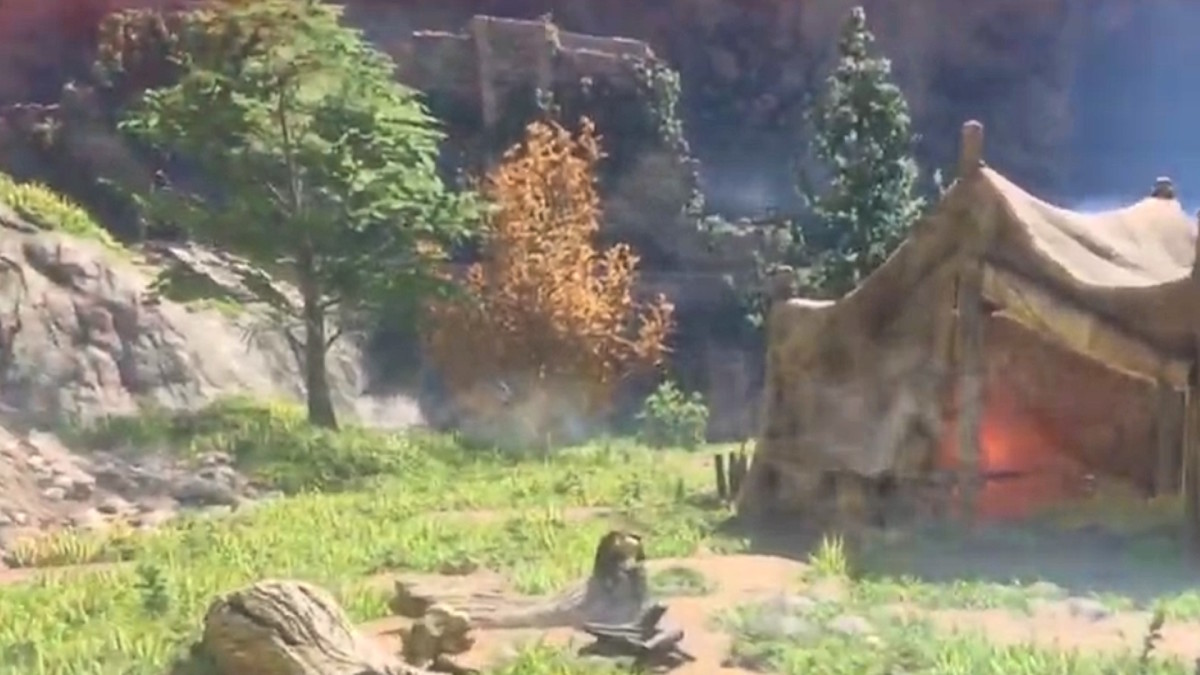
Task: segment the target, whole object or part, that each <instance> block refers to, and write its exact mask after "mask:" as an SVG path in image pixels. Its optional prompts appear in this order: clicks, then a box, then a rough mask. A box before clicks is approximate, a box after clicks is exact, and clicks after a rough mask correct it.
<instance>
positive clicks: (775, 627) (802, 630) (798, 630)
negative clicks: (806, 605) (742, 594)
mask: <svg viewBox="0 0 1200 675" xmlns="http://www.w3.org/2000/svg"><path fill="white" fill-rule="evenodd" d="M748 628H749V629H750V632H751V633H752V634H754V635H757V636H760V637H763V638H767V639H771V640H796V639H799V638H804V637H809V636H812V635H815V634H816V632H817V631H816V628H815V627H814V626H813V624H812V623H810V622H809V621H807V620H806V619H803V618H801V617H798V616H790V615H787V614H779V613H777V612H775V611H773V610H766V611H763V612H759V613H757V614H755V615H754V617H753V618H752V619H751V621H750V625H749V626H748Z"/></svg>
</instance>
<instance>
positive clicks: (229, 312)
mask: <svg viewBox="0 0 1200 675" xmlns="http://www.w3.org/2000/svg"><path fill="white" fill-rule="evenodd" d="M151 288H152V289H153V290H154V292H155V293H157V294H158V295H159V296H161V297H163V298H166V299H167V300H171V301H173V302H178V303H180V304H182V305H185V306H187V307H189V308H192V309H197V310H205V309H212V310H215V311H217V312H220V313H221V314H223V315H224V316H227V317H230V318H237V317H239V316H241V315H242V314H243V313H244V312H245V311H246V307H245V305H244V304H243V303H242V301H241V300H240V299H239V298H238V297H237V296H235V295H234V294H232V293H230V292H229V291H227V290H226V289H224V288H222V287H221V286H220V285H219V284H217V283H216V282H215V281H213V280H212V279H210V278H208V277H206V276H204V275H203V274H200V273H198V272H195V271H193V270H191V269H188V268H186V267H184V266H182V265H174V266H171V267H168V268H166V269H164V270H162V271H160V272H159V273H158V276H157V277H156V278H155V279H154V283H153V285H152V286H151Z"/></svg>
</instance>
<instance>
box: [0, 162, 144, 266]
mask: <svg viewBox="0 0 1200 675" xmlns="http://www.w3.org/2000/svg"><path fill="white" fill-rule="evenodd" d="M0 203H4V204H7V205H8V206H9V207H10V208H12V209H13V210H14V211H16V212H17V215H19V216H21V217H22V218H24V219H25V220H27V221H29V223H30V224H31V225H34V226H36V227H39V228H41V229H43V230H49V231H55V232H62V233H64V234H69V235H72V236H75V237H79V238H81V239H90V240H92V241H97V242H100V243H101V244H103V245H104V246H105V247H107V248H111V249H114V250H119V249H121V248H122V247H121V245H120V244H119V243H117V240H116V239H114V238H113V236H112V235H111V234H109V232H108V230H105V229H104V228H103V227H101V225H100V224H99V223H97V222H96V220H95V219H94V218H92V215H91V214H90V213H88V212H87V210H86V209H84V208H83V207H82V206H80V205H79V204H77V203H75V202H74V201H71V200H70V199H68V198H66V197H64V196H62V195H60V194H58V193H57V192H55V191H54V190H52V189H50V188H49V187H47V186H46V185H43V184H42V183H37V182H25V183H22V182H18V181H17V180H16V179H15V178H13V177H12V176H10V175H8V174H6V173H0Z"/></svg>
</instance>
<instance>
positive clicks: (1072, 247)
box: [983, 169, 1196, 288]
mask: <svg viewBox="0 0 1200 675" xmlns="http://www.w3.org/2000/svg"><path fill="white" fill-rule="evenodd" d="M983 175H984V177H985V178H986V179H987V180H988V182H990V183H991V184H992V185H993V186H994V187H995V189H996V190H997V191H998V192H999V194H1000V195H1001V196H1002V197H1003V198H1004V200H1005V202H1006V203H1007V204H1008V206H1009V207H1010V209H1011V210H1012V215H1013V219H1012V220H1010V221H1009V222H1008V225H1010V226H1013V227H1019V228H1021V229H1022V230H1023V232H1024V234H1025V235H1026V236H1028V237H1029V239H1030V241H1031V243H1032V252H1034V253H1036V254H1038V255H1040V256H1042V257H1044V258H1045V259H1046V260H1047V261H1049V262H1052V263H1054V264H1056V265H1058V266H1059V267H1061V268H1062V269H1063V270H1064V271H1065V272H1066V273H1067V274H1069V275H1070V276H1071V277H1073V278H1074V279H1075V280H1076V281H1078V282H1079V283H1080V284H1084V285H1088V286H1094V287H1097V288H1142V287H1147V286H1156V285H1159V284H1165V283H1170V282H1174V281H1179V280H1182V279H1185V278H1187V277H1188V276H1189V275H1190V274H1191V271H1192V262H1193V260H1194V259H1195V246H1196V243H1195V242H1196V235H1195V228H1194V226H1193V224H1192V220H1191V218H1189V217H1188V215H1187V214H1186V213H1185V212H1184V211H1183V208H1182V207H1181V206H1180V204H1179V202H1177V201H1175V200H1173V199H1162V198H1157V197H1148V198H1146V199H1143V200H1141V201H1139V202H1137V203H1136V204H1133V205H1131V206H1128V207H1125V208H1122V209H1116V210H1112V211H1107V212H1103V213H1096V214H1083V213H1077V212H1074V211H1068V210H1066V209H1062V208H1059V207H1056V206H1053V205H1051V204H1047V203H1046V202H1044V201H1041V200H1040V199H1037V198H1036V197H1034V196H1032V195H1030V194H1029V193H1027V192H1025V191H1024V190H1022V189H1021V188H1019V187H1017V186H1016V185H1015V184H1013V183H1012V182H1010V181H1009V180H1008V179H1007V178H1005V177H1004V176H1002V175H1000V174H999V173H997V172H995V171H992V170H990V169H983Z"/></svg>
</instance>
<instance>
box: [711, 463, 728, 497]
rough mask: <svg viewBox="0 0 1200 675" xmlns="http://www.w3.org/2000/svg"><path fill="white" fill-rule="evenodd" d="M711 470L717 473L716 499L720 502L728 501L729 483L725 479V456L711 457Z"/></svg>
mask: <svg viewBox="0 0 1200 675" xmlns="http://www.w3.org/2000/svg"><path fill="white" fill-rule="evenodd" d="M713 468H714V469H715V470H716V473H717V497H719V498H720V499H721V501H725V500H727V499H729V481H728V480H726V477H725V455H723V454H721V453H719V452H718V453H717V454H715V455H713Z"/></svg>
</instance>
